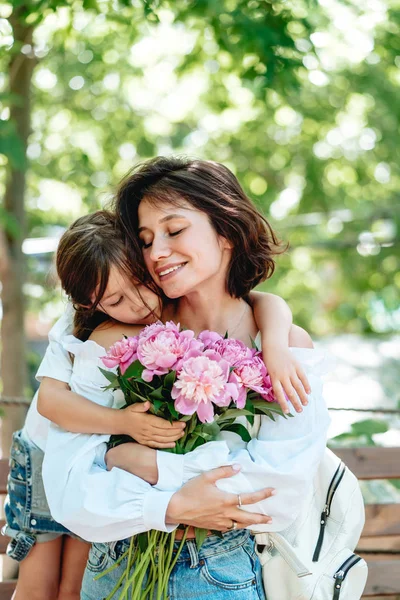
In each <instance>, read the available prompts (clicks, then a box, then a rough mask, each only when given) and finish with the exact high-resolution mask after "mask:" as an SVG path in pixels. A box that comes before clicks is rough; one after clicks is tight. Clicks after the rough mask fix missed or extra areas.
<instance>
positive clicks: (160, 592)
mask: <svg viewBox="0 0 400 600" xmlns="http://www.w3.org/2000/svg"><path fill="white" fill-rule="evenodd" d="M168 535H169V534H168V533H167V534H165V533H162V534H161V536H160V545H159V550H158V569H157V572H158V573H157V574H158V577H157V600H162V598H163V596H164V573H165V567H166V563H165V559H164V557H165V553H164V548H165V544H166V543H167V539H168Z"/></svg>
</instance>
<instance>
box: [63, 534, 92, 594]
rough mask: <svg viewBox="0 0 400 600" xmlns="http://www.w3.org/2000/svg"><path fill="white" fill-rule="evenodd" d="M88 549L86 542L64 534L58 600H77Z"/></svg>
mask: <svg viewBox="0 0 400 600" xmlns="http://www.w3.org/2000/svg"><path fill="white" fill-rule="evenodd" d="M89 549H90V544H88V543H87V542H83V541H82V540H77V539H75V538H72V537H70V536H68V535H65V536H64V543H63V550H62V563H61V579H60V587H59V592H58V596H57V599H58V600H79V598H80V593H81V587H82V578H83V573H84V571H85V567H86V562H87V557H88V554H89Z"/></svg>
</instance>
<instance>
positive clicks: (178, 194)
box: [115, 156, 285, 298]
mask: <svg viewBox="0 0 400 600" xmlns="http://www.w3.org/2000/svg"><path fill="white" fill-rule="evenodd" d="M144 197H146V200H147V201H150V202H153V203H154V205H157V204H159V203H169V204H174V205H177V206H179V204H180V203H182V199H183V200H186V201H187V202H188V203H189V204H191V205H192V206H193V207H194V208H195V209H197V210H200V211H202V212H205V213H206V214H207V215H208V217H209V219H210V222H211V224H212V225H213V227H214V229H215V231H216V232H217V234H219V235H221V236H222V237H224V238H225V239H227V240H228V241H229V242H231V244H232V247H233V250H232V257H231V261H230V265H229V268H228V273H227V282H226V283H227V291H228V293H229V294H230V295H231V296H233V297H236V298H243V297H245V296H247V294H248V293H249V292H250V291H251V290H252V289H253V288H254V287H255V286H256V285H257V284H258V283H260V282H261V281H264V280H265V279H267V278H269V277H271V275H272V274H273V272H274V270H275V261H274V256H275V255H276V254H280V253H282V252H283V251H284V250H285V248H282V246H281V243H280V242H279V240H278V238H277V236H276V234H275V233H274V231H273V229H272V227H271V226H270V224H269V223H268V221H267V220H266V219H265V217H263V216H262V215H261V214H260V213H259V212H258V210H257V209H256V207H255V206H254V204H253V203H252V202H251V200H250V199H249V198H248V197H247V196H246V194H245V193H244V191H243V189H242V187H241V186H240V184H239V182H238V180H237V179H236V177H235V176H234V175H233V173H232V172H231V171H230V170H229V169H228V168H227V167H225V166H224V165H221V164H220V163H217V162H212V161H205V160H191V159H187V158H176V157H168V158H167V157H162V156H161V157H157V158H154V159H152V160H149V161H147V162H145V163H142V164H140V165H138V166H137V167H135V168H134V169H133V170H132V171H131V172H130V173H128V175H127V176H126V177H125V178H124V179H123V181H122V182H121V184H120V186H119V189H118V191H117V195H116V198H115V211H116V214H117V217H118V219H119V222H120V224H121V228H123V229H124V230H125V233H126V237H127V239H128V241H129V245H130V246H131V248H132V251H133V252H135V253H137V252H139V250H140V241H139V239H138V235H137V230H138V207H139V204H140V201H141V200H142V199H143V198H144Z"/></svg>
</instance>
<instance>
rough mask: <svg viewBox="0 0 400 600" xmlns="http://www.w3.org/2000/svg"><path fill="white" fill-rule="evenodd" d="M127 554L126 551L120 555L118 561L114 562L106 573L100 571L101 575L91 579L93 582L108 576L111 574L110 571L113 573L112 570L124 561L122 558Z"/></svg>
mask: <svg viewBox="0 0 400 600" xmlns="http://www.w3.org/2000/svg"><path fill="white" fill-rule="evenodd" d="M128 552H129V550H126V551H125V552H124V553H123V554H121V556H120V557H119V559H118V560H116V561H115V563H114V564H112V565H111V567H109V568H108V569H107V570H106V571H102V572H101V573H99V575H96V576H95V577H93V579H94V581H97V580H98V579H101V578H102V577H104V576H105V575H108V574H109V573H111V571H114V569H116V568H117V567H118V566H119V565H120V564H121V562H122V561H123V560H124V558H125V556H126V555H127V554H128Z"/></svg>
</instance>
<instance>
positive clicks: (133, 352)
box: [101, 336, 138, 374]
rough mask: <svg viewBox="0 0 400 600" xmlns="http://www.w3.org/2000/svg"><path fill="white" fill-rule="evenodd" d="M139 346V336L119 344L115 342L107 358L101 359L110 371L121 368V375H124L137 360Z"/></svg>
mask: <svg viewBox="0 0 400 600" xmlns="http://www.w3.org/2000/svg"><path fill="white" fill-rule="evenodd" d="M137 346H138V337H137V336H135V337H128V338H123V339H122V340H120V341H119V342H115V344H114V345H113V346H111V348H110V349H109V351H108V352H107V354H106V356H102V357H101V360H102V361H103V364H104V365H105V366H106V367H108V368H109V369H113V368H114V367H117V366H119V368H120V369H121V373H122V374H124V373H125V371H126V370H127V368H128V367H129V365H131V364H132V363H133V362H135V360H136V359H137Z"/></svg>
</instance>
